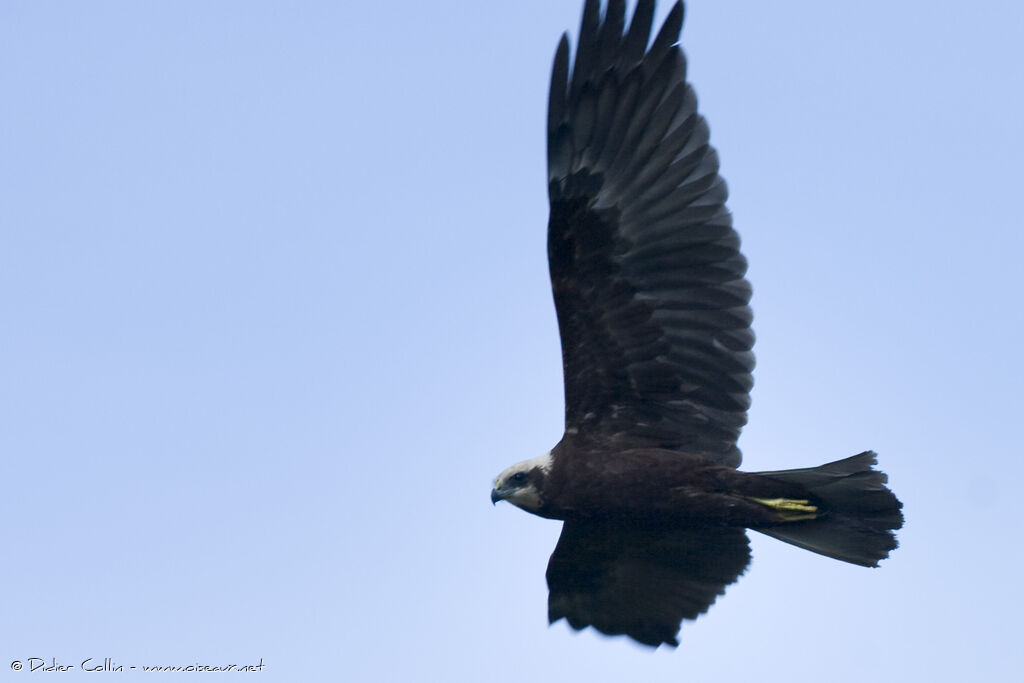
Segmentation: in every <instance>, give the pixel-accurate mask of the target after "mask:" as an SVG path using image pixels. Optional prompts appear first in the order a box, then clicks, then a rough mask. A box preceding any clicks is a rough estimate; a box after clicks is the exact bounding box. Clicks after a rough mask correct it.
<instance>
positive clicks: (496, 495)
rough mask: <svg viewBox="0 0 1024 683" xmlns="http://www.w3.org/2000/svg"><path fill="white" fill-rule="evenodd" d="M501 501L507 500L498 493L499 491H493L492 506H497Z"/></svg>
mask: <svg viewBox="0 0 1024 683" xmlns="http://www.w3.org/2000/svg"><path fill="white" fill-rule="evenodd" d="M499 500H505V496H503V495H501V494H500V493H498V489H491V504H492V505H497V504H498V501H499Z"/></svg>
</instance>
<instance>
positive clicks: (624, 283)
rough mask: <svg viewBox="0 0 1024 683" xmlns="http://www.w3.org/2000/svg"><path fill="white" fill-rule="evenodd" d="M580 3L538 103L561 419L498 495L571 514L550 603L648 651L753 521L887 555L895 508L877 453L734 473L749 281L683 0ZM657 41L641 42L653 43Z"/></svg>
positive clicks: (529, 507) (797, 539)
mask: <svg viewBox="0 0 1024 683" xmlns="http://www.w3.org/2000/svg"><path fill="white" fill-rule="evenodd" d="M653 15H654V2H653V0H639V2H638V3H637V8H636V11H635V13H634V15H633V19H632V21H631V22H630V24H629V27H628V29H627V28H626V26H625V23H626V22H625V2H624V0H609V3H608V7H607V9H606V11H605V12H604V15H603V16H602V13H601V7H600V2H599V0H587V1H586V4H585V7H584V10H583V20H582V26H581V28H580V35H579V44H578V46H577V48H576V56H575V59H574V61H573V63H572V67H571V68H570V64H569V41H568V36H567V35H563V36H562V40H561V42H560V43H559V45H558V49H557V51H556V53H555V60H554V66H553V69H552V74H551V90H550V98H549V103H548V121H547V142H548V194H549V199H550V206H551V213H550V219H549V223H548V261H549V268H550V274H551V284H552V289H553V292H554V300H555V308H556V311H557V314H558V328H559V332H560V335H561V342H562V363H563V370H564V379H565V433H564V435H563V436H562V439H561V440H560V441H559V442H558V444H557V445H556V446H555V447H554V448H553V449H551V451H550V452H548V453H547V454H545V455H542V456H540V457H537V458H533V459H531V460H526V461H524V462H521V463H518V464H516V465H513V466H512V467H509V468H508V469H506V470H505V471H504V472H502V473H501V474H500V475H499V476H498V478H497V480H496V481H495V483H494V487H493V489H492V491H491V499H492V501H493V502H495V503H497V502H498V501H499V500H505V501H508V502H510V503H512V504H513V505H516V506H518V507H520V508H522V509H523V510H526V511H527V512H531V513H533V514H536V515H540V516H541V517H546V518H550V519H558V520H563V525H562V533H561V537H560V538H559V540H558V544H557V546H556V547H555V550H554V553H553V554H552V555H551V559H550V561H549V563H548V568H547V581H548V588H549V590H550V594H549V599H548V618H549V621H550V622H551V623H554V622H556V621H558V620H559V619H562V618H565V619H566V620H567V621H568V622H569V624H570V626H572V627H573V628H574V629H583V628H585V627H587V626H592V627H594V628H596V629H597V630H599V631H601V632H602V633H605V634H609V635H622V634H624V635H627V636H629V637H631V638H633V639H634V640H636V641H638V642H640V643H643V644H645V645H650V646H654V647H657V646H659V645H661V644H668V645H671V646H673V647H674V646H677V645H678V641H677V635H678V632H679V627H680V623H681V621H682V620H683V619H695V618H697V617H698V616H699V615H700V614H702V613H703V612H705V611H706V610H707V609H708V607H710V605H711V604H712V603H713V602H714V601H715V599H716V598H717V597H718V596H719V595H721V594H722V593H723V592H724V591H725V587H726V586H728V585H729V584H731V583H732V582H733V581H735V580H736V579H737V578H738V577H739V575H740V574H741V573H742V572H743V571H744V569H745V568H746V566H747V564H748V562H749V561H750V551H749V547H748V541H747V535H746V529H754V530H755V531H759V532H761V533H763V534H767V535H769V536H772V537H775V538H777V539H780V540H782V541H785V542H787V543H792V544H793V545H796V546H799V547H801V548H806V549H807V550H811V551H813V552H816V553H820V554H822V555H827V556H828V557H832V558H835V559H837V560H842V561H845V562H851V563H853V564H858V565H863V566H866V567H873V566H877V564H878V561H879V560H881V559H883V558H885V557H887V556H888V554H889V552H890V551H891V550H893V549H894V548H896V546H897V543H896V539H895V536H894V533H893V531H894V530H896V529H899V528H900V527H901V526H902V524H903V515H902V513H901V511H900V509H901V507H902V505H901V503H900V502H899V501H898V500H897V499H896V497H895V496H894V495H893V494H892V493H891V492H890V491H889V490H888V489H887V488H886V486H885V483H886V476H885V474H883V473H882V472H879V471H877V470H875V469H873V466H874V465H875V454H874V453H872V452H870V451H868V452H864V453H861V454H859V455H855V456H853V457H850V458H846V459H844V460H839V461H836V462H831V463H828V464H826V465H821V466H819V467H813V468H808V469H797V470H782V471H777V472H742V471H739V470H738V469H737V467H738V466H739V465H740V451H739V449H738V448H737V447H736V440H737V438H738V437H739V433H740V429H741V428H742V427H743V425H744V424H745V423H746V420H747V408H748V407H749V405H750V398H749V392H750V388H751V384H752V379H751V371H752V370H753V368H754V356H753V354H752V352H751V348H752V346H753V344H754V334H753V332H752V331H751V328H750V323H751V310H750V306H749V301H750V293H751V289H750V284H749V283H748V282H747V280H746V279H745V277H744V275H745V273H746V269H747V264H746V260H745V259H744V257H743V255H742V254H741V253H740V250H739V244H740V243H739V237H738V235H737V234H736V232H735V231H734V230H733V227H732V220H731V217H730V214H729V212H728V210H727V209H726V207H725V200H726V186H725V182H724V181H723V180H722V178H721V176H719V174H718V156H717V154H716V152H715V150H714V149H713V148H712V147H711V145H710V144H709V142H708V125H707V123H706V122H705V120H704V118H703V117H702V116H701V115H700V114H699V113H698V111H697V100H696V97H695V95H694V91H693V88H692V87H691V86H690V84H689V83H687V82H686V59H685V57H684V56H683V53H682V51H681V50H680V49H679V47H678V45H677V42H678V39H679V31H680V29H681V28H682V21H683V6H682V3H681V2H677V3H676V4H675V6H674V7H673V8H672V10H671V12H670V13H669V15H668V18H667V19H666V20H665V23H664V25H663V26H662V28H661V30H660V32H658V34H657V36H656V37H655V38H654V40H653V42H650V41H649V36H650V32H651V24H652V21H653ZM649 42H650V44H648V43H649Z"/></svg>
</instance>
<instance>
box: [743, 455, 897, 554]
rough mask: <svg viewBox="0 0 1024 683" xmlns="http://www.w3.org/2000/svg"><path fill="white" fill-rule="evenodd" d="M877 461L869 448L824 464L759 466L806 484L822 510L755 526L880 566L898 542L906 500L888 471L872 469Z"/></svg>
mask: <svg viewBox="0 0 1024 683" xmlns="http://www.w3.org/2000/svg"><path fill="white" fill-rule="evenodd" d="M876 462H877V460H876V458H875V453H874V452H872V451H865V452H864V453H861V454H859V455H855V456H853V457H850V458H845V459H843V460H837V461H836V462H830V463H828V464H825V465H821V466H820V467H811V468H807V469H802V470H781V471H778V472H758V474H759V475H761V476H763V477H770V478H772V479H777V480H779V481H782V482H785V483H787V484H795V485H798V486H800V487H802V488H803V489H805V490H806V491H807V493H808V494H809V495H810V497H811V498H812V500H813V502H814V503H815V504H816V506H817V510H816V514H815V515H814V517H813V518H812V519H807V516H806V515H803V516H802V517H797V518H796V519H798V521H791V522H786V523H783V524H780V525H778V526H770V527H759V528H757V529H755V530H756V531H760V532H761V533H763V534H767V535H768V536H771V537H773V538H777V539H779V540H780V541H785V542H786V543H792V544H793V545H795V546H798V547H800V548H804V549H806V550H810V551H813V552H816V553H819V554H821V555H827V556H828V557H833V558H835V559H837V560H843V561H844V562H851V563H853V564H859V565H863V566H865V567H877V566H878V561H879V560H882V559H884V558H886V557H888V556H889V552H890V551H891V550H895V549H896V547H897V545H899V544H898V543H897V542H896V536H895V534H894V533H893V532H894V531H895V530H896V529H899V528H900V527H901V526H903V513H901V512H900V508H902V507H903V504H902V503H900V501H899V500H897V499H896V496H894V495H893V493H892V491H890V490H889V489H888V488H886V486H885V482H886V479H887V477H886V476H885V474H884V473H883V472H879V471H877V470H875V469H872V466H873V465H875V464H876ZM803 502H807V501H803Z"/></svg>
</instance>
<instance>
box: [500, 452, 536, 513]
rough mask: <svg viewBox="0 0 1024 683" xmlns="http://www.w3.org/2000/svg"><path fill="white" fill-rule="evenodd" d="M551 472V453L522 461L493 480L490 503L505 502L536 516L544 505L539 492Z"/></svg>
mask: <svg viewBox="0 0 1024 683" xmlns="http://www.w3.org/2000/svg"><path fill="white" fill-rule="evenodd" d="M549 471H551V453H545V454H544V455H542V456H540V457H537V458H531V459H530V460H524V461H522V462H519V463H516V464H515V465H512V467H509V468H508V469H506V470H505V471H504V472H502V473H501V474H499V475H498V478H497V479H495V480H494V488H493V489H491V502H492V503H494V504H495V505H497V503H498V501H499V500H507V501H508V502H510V503H512V504H513V505H515V506H516V507H518V508H521V509H523V510H526V511H527V512H532V513H534V514H537V513H538V512H539V511H540V509H541V507H542V506H543V505H544V499H543V497H542V495H541V492H542V491H543V489H544V479H545V478H546V477H547V475H548V472H549Z"/></svg>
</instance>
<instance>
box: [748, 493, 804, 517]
mask: <svg viewBox="0 0 1024 683" xmlns="http://www.w3.org/2000/svg"><path fill="white" fill-rule="evenodd" d="M750 500H752V501H754V502H755V503H760V504H761V505H765V506H767V507H770V508H771V509H772V510H775V512H777V513H778V514H779V517H781V518H782V520H783V521H785V522H801V521H804V520H807V519H814V518H815V517H817V516H818V508H817V506H814V505H811V504H810V501H807V500H795V499H793V498H751V499H750Z"/></svg>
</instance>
